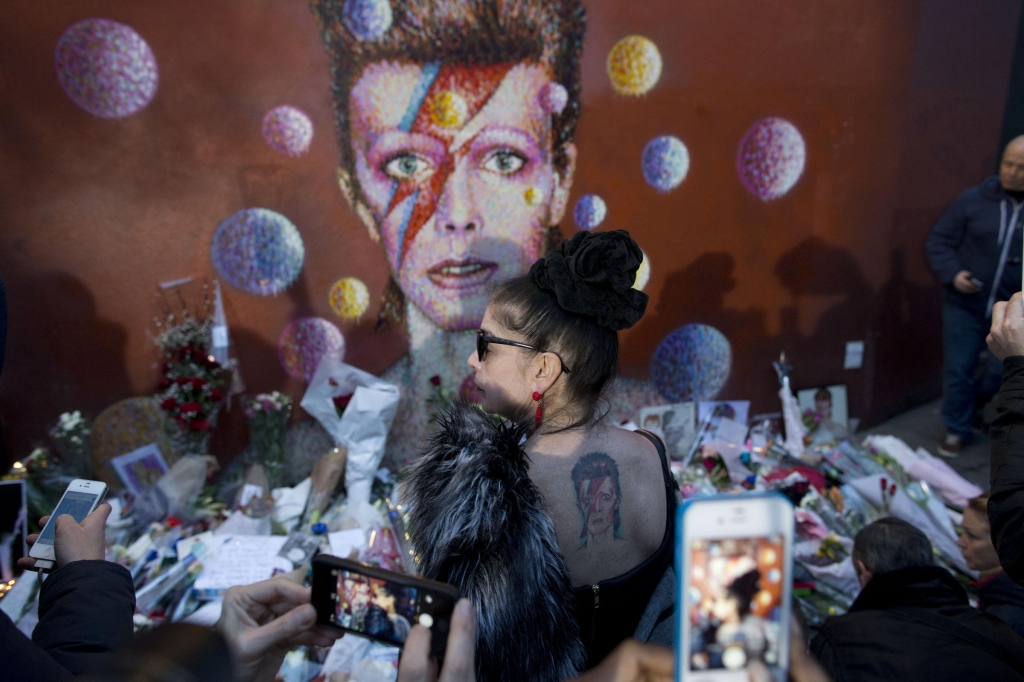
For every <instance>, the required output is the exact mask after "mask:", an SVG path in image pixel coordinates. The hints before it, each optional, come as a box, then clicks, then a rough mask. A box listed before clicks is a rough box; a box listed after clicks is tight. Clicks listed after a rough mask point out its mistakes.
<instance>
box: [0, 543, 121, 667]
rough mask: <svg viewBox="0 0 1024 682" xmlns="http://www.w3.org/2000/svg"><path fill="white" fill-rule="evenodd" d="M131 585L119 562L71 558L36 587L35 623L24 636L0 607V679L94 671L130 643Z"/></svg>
mask: <svg viewBox="0 0 1024 682" xmlns="http://www.w3.org/2000/svg"><path fill="white" fill-rule="evenodd" d="M134 613H135V587H134V585H133V584H132V577H131V574H130V573H129V572H128V570H127V569H125V568H124V567H123V566H119V565H117V564H114V563H110V562H108V561H75V562H72V563H70V564H67V565H66V566H63V567H61V568H59V569H57V570H56V571H54V572H53V573H51V574H50V577H48V578H47V579H46V580H45V581H44V582H43V585H42V587H41V588H40V593H39V624H38V625H36V629H35V631H34V632H33V633H32V639H31V640H29V639H28V638H27V637H26V636H25V635H24V634H22V633H21V631H20V630H18V628H17V627H16V626H15V625H14V623H12V622H11V619H10V618H8V617H7V614H5V613H3V612H2V611H0V669H2V670H3V674H2V675H0V677H2V678H3V680H4V682H21V681H22V680H24V681H25V682H29V681H31V682H51V681H56V680H60V681H63V680H70V679H71V678H72V675H81V674H83V673H88V672H92V671H94V670H96V669H97V668H98V667H99V666H101V665H102V664H103V663H104V659H105V657H106V655H107V654H109V653H110V652H111V651H113V650H114V649H117V648H120V647H123V646H125V645H127V644H129V643H130V642H131V639H132V633H133V630H134V626H133V624H132V615H133V614H134Z"/></svg>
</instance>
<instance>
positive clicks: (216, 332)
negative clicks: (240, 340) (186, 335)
mask: <svg viewBox="0 0 1024 682" xmlns="http://www.w3.org/2000/svg"><path fill="white" fill-rule="evenodd" d="M211 331H212V332H213V347H214V348H225V347H227V345H228V328H227V327H225V326H223V325H217V326H216V327H213V328H212V329H211Z"/></svg>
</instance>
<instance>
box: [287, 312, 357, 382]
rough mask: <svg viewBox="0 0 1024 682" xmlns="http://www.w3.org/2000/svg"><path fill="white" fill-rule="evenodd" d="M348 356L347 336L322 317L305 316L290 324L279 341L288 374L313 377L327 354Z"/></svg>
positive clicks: (343, 357)
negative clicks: (346, 349) (346, 350)
mask: <svg viewBox="0 0 1024 682" xmlns="http://www.w3.org/2000/svg"><path fill="white" fill-rule="evenodd" d="M328 356H329V357H333V358H335V359H336V360H339V361H340V360H344V359H345V337H344V336H342V335H341V330H340V329H338V328H337V327H336V326H334V324H333V323H331V322H329V321H327V320H325V319H323V318H321V317H302V318H299V319H297V320H293V321H292V322H289V323H288V326H286V327H285V328H284V331H282V332H281V337H280V338H279V339H278V341H277V357H278V359H279V360H280V361H281V366H282V367H284V371H286V372H288V376H291V377H294V378H296V379H305V380H306V381H307V382H308V381H310V380H312V379H313V374H314V373H315V372H316V368H317V367H319V366H320V361H321V360H323V359H324V358H325V357H328Z"/></svg>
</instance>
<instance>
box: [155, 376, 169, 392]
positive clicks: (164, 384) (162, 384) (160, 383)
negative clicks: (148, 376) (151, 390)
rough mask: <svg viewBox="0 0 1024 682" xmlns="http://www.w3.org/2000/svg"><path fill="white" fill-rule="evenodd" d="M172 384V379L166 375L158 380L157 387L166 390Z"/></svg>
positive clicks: (159, 389)
mask: <svg viewBox="0 0 1024 682" xmlns="http://www.w3.org/2000/svg"><path fill="white" fill-rule="evenodd" d="M170 385H171V380H170V379H168V378H167V377H164V378H163V379H161V380H160V381H158V382H156V389H157V390H158V391H162V390H164V389H165V388H167V387H168V386H170Z"/></svg>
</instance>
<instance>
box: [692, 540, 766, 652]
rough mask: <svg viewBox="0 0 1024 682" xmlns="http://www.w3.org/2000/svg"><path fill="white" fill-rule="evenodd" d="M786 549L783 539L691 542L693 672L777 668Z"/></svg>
mask: <svg viewBox="0 0 1024 682" xmlns="http://www.w3.org/2000/svg"><path fill="white" fill-rule="evenodd" d="M783 543H784V539H783V536H782V535H781V534H773V535H769V536H766V537H757V538H728V539H709V538H700V539H695V540H692V541H691V542H690V546H689V552H690V557H689V559H690V576H689V578H690V579H689V590H690V593H689V595H688V600H687V601H688V603H689V614H688V616H689V619H690V642H689V644H690V648H689V652H690V660H689V667H690V670H691V671H705V670H740V669H742V668H744V667H746V665H747V663H748V662H750V661H752V660H755V659H759V660H761V661H763V662H764V663H766V664H767V665H769V666H772V665H777V664H778V663H779V660H780V659H779V648H780V643H781V642H783V641H784V639H785V638H784V636H783V635H784V633H783V627H784V624H783V623H782V611H783V609H782V608H781V603H782V595H783V584H782V580H783V578H784V572H783V560H784V544H783Z"/></svg>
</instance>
